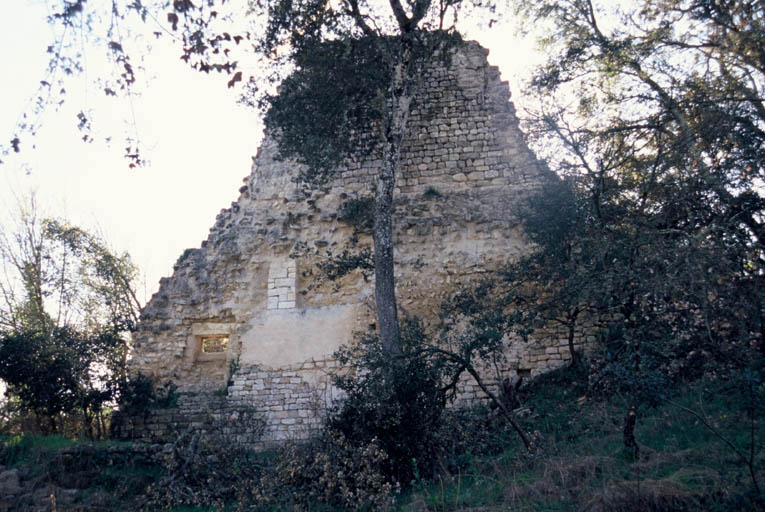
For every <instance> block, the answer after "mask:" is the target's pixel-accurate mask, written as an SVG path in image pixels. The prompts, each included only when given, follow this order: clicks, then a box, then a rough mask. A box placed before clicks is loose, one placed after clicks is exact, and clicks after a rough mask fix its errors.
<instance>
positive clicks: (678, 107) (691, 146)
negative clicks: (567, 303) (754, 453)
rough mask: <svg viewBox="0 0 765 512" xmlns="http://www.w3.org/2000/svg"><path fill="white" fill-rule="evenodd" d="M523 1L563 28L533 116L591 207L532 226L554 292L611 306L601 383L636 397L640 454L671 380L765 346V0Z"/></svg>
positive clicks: (551, 26) (552, 31) (537, 86)
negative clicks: (653, 407)
mask: <svg viewBox="0 0 765 512" xmlns="http://www.w3.org/2000/svg"><path fill="white" fill-rule="evenodd" d="M516 4H517V5H518V6H519V7H520V9H521V10H522V11H523V12H524V13H525V14H527V15H528V16H530V18H531V19H532V20H534V22H535V24H536V25H537V26H543V27H546V28H547V29H548V33H547V34H546V38H545V43H546V44H547V48H548V50H549V52H550V58H549V61H548V62H547V64H546V65H545V66H543V67H542V68H541V69H540V70H539V71H538V72H537V74H536V75H535V76H534V78H533V80H532V81H531V83H530V92H531V93H532V94H535V95H536V96H537V98H538V100H539V102H538V104H539V108H538V109H537V110H536V111H535V112H532V115H531V118H530V119H529V120H528V124H529V126H530V128H531V130H530V133H532V135H533V137H534V139H535V140H536V141H542V140H543V141H545V145H546V147H547V148H548V149H550V150H549V151H545V147H543V146H541V145H540V146H539V149H540V152H541V153H543V154H545V153H546V156H547V157H548V162H549V163H550V165H551V166H552V167H553V169H554V170H556V171H557V172H558V173H559V174H560V175H563V176H565V177H566V180H567V182H568V183H570V184H571V186H572V190H573V191H574V197H575V198H576V202H575V203H574V204H576V211H577V212H578V213H577V215H576V216H575V217H574V218H576V219H578V220H577V222H575V223H572V224H571V225H570V226H565V225H563V224H561V222H562V223H566V222H568V221H567V220H563V221H559V222H558V223H557V225H559V226H561V227H562V228H564V230H565V231H566V232H568V233H570V236H554V237H549V236H547V235H546V234H545V233H546V231H545V230H544V229H541V230H540V225H539V224H536V225H535V223H534V222H529V221H527V222H526V223H525V229H526V232H527V233H528V234H529V235H530V237H531V238H532V239H533V240H534V241H535V242H536V243H537V245H538V250H539V252H538V254H537V256H536V257H537V258H542V259H543V260H544V261H547V262H548V263H550V266H549V267H548V268H547V269H545V274H546V276H548V278H550V279H551V283H554V286H555V292H554V294H561V293H563V294H565V295H566V296H569V297H576V301H574V303H576V304H582V305H586V307H587V308H588V309H589V310H590V311H592V312H594V313H596V314H598V315H600V316H601V318H607V319H608V320H609V321H610V325H611V329H610V332H609V333H608V334H606V335H604V336H603V339H602V341H603V352H602V355H601V356H600V357H601V361H600V363H598V364H596V365H595V366H594V371H595V373H596V374H597V375H594V376H593V383H596V384H598V385H599V386H601V387H604V388H607V389H611V388H613V387H614V386H615V387H617V388H619V389H621V390H623V391H628V393H629V396H631V397H632V400H631V403H630V406H629V410H628V412H627V415H626V417H625V430H624V434H625V443H626V445H627V446H628V448H630V449H631V450H633V451H634V452H635V453H636V452H637V443H636V440H635V438H634V426H635V422H636V420H637V417H638V414H639V408H640V406H641V404H651V403H655V401H656V400H659V399H661V397H662V390H663V389H664V388H665V385H666V382H667V381H668V380H671V379H676V378H689V377H693V375H694V374H696V375H698V374H699V373H703V372H704V371H705V369H707V368H709V367H710V366H715V367H716V368H717V369H718V370H720V369H722V368H735V369H738V370H737V371H740V369H742V368H744V367H746V366H747V365H748V364H750V363H752V361H753V360H759V359H760V358H761V357H762V354H763V351H764V350H765V340H764V338H765V324H764V323H763V311H764V309H763V306H764V305H765V304H764V303H763V298H764V295H763V290H765V288H764V287H763V285H764V284H765V283H763V275H764V274H763V270H764V269H763V264H765V259H763V256H764V254H763V249H764V246H763V243H764V242H765V238H764V235H765V232H764V231H763V220H764V219H765V217H764V216H763V207H765V198H764V197H763V194H762V182H763V178H764V177H765V175H764V174H765V167H764V165H765V164H764V163H763V162H765V158H763V156H764V155H763V148H765V145H764V144H763V143H765V109H764V108H763V86H764V84H765V66H764V65H763V64H765V60H763V56H765V53H764V52H763V48H764V47H765V30H763V23H764V22H765V21H764V20H763V16H762V13H763V12H765V11H764V9H763V7H765V6H764V5H763V2H762V1H756V0H751V1H749V0H741V1H732V2H717V1H706V0H672V1H654V0H645V1H641V2H637V3H630V4H627V3H611V2H608V3H607V2H595V1H591V0H564V1H555V2H552V1H542V2H535V3H533V4H532V3H530V2H523V1H519V2H516ZM551 140H554V141H557V143H556V144H550V141H551ZM548 192H549V193H550V194H552V193H554V191H553V190H549V191H548ZM535 215H537V217H538V213H537V214H535ZM528 218H529V219H533V218H534V215H531V216H529V217H528ZM561 255H564V256H565V255H568V256H565V257H563V258H560V256H561ZM721 363H722V364H721Z"/></svg>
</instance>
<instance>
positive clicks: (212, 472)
mask: <svg viewBox="0 0 765 512" xmlns="http://www.w3.org/2000/svg"><path fill="white" fill-rule="evenodd" d="M586 391H587V389H586V385H585V384H584V381H583V375H582V373H581V372H577V371H572V370H562V371H557V372H554V373H551V374H549V375H546V376H544V377H542V378H540V379H536V380H535V381H534V382H531V383H530V384H528V385H527V386H525V388H524V390H523V392H522V407H521V408H519V409H518V410H517V414H518V415H519V417H520V418H521V419H520V421H521V422H522V423H523V425H524V426H525V427H526V428H528V429H529V431H530V432H533V437H534V441H535V444H536V449H535V451H534V452H533V453H531V454H527V453H524V451H523V448H522V444H521V443H519V442H518V441H517V438H516V437H515V436H514V435H513V433H512V432H510V431H509V430H508V428H507V425H506V423H504V422H502V421H501V420H499V419H498V418H497V416H496V414H493V413H492V411H491V410H489V409H483V408H478V409H475V410H471V411H462V412H456V411H455V412H454V413H453V414H454V416H455V417H452V416H451V414H450V415H448V416H449V419H447V420H445V422H444V423H445V424H449V426H450V428H453V427H454V426H455V425H460V426H461V428H458V429H457V430H452V431H451V432H450V433H449V438H450V440H451V441H452V443H451V445H450V447H449V449H445V450H444V451H443V452H442V456H441V457H440V458H439V466H440V469H439V470H438V472H437V474H435V475H434V476H432V477H430V478H420V477H419V476H415V478H414V479H413V480H412V482H410V483H409V484H407V485H405V486H402V487H401V488H400V489H398V490H396V491H394V492H391V493H390V494H386V490H385V489H383V488H382V487H375V482H374V473H375V471H374V468H371V467H368V466H366V467H365V466H364V463H366V464H373V463H374V461H375V458H374V453H366V454H363V455H364V457H365V458H366V461H361V460H354V461H344V462H341V463H340V464H348V466H347V467H348V468H350V467H351V466H353V465H359V466H355V469H357V470H359V471H360V472H362V473H364V472H366V474H359V475H354V476H352V477H353V478H355V479H356V483H357V484H359V488H357V489H350V488H348V489H347V491H348V492H354V493H367V494H366V496H367V499H368V501H370V502H368V503H367V506H368V508H369V509H381V510H382V509H385V510H410V511H413V510H422V511H424V510H434V511H435V510H438V511H446V510H482V511H490V510H508V509H509V510H592V511H620V510H624V511H633V510H652V511H680V510H682V511H694V510H699V511H701V510H710V511H727V510H730V511H734V510H762V501H761V498H760V497H758V494H757V492H756V488H755V480H754V478H756V479H757V484H758V485H761V484H760V482H761V481H762V478H763V477H765V469H764V468H763V463H764V462H765V457H764V456H763V455H764V454H763V452H762V445H763V435H765V428H763V418H762V416H761V412H762V408H761V404H760V405H758V406H757V407H759V414H758V412H757V411H758V410H757V408H755V407H754V406H755V403H753V401H752V400H760V401H761V400H762V395H763V393H762V389H761V388H760V389H759V390H757V391H756V393H754V394H752V395H747V393H746V390H745V389H744V390H742V389H741V387H740V383H736V382H732V381H730V380H727V379H714V378H712V379H704V380H700V381H697V382H695V383H693V384H682V385H678V386H677V387H675V388H674V389H671V390H668V397H669V398H668V399H667V400H666V401H665V402H663V403H661V404H659V405H657V406H656V407H654V408H651V409H648V410H646V411H645V413H644V414H643V417H641V421H640V423H639V425H638V427H637V428H636V431H635V436H636V439H637V442H638V443H639V445H640V447H641V450H640V456H639V458H637V459H634V458H632V456H631V452H630V450H628V449H627V448H626V447H625V446H624V443H623V439H622V437H623V432H622V430H623V411H624V408H625V404H626V403H627V398H626V397H624V396H621V395H613V396H609V397H588V396H587V395H586ZM753 413H754V414H753ZM457 417H458V418H457ZM457 419H459V421H457ZM192 443H193V437H192V436H188V437H186V438H185V439H184V440H181V441H180V442H179V443H178V444H177V445H175V446H155V447H146V446H140V445H132V444H119V443H109V442H100V443H95V442H77V441H73V440H66V439H63V438H61V437H55V436H53V437H50V436H49V437H35V436H16V437H13V438H7V437H6V438H4V439H3V441H2V451H1V452H0V464H2V465H3V466H4V467H5V471H4V472H3V473H2V474H7V473H8V471H9V470H10V471H16V470H18V475H19V477H20V478H19V480H20V486H21V488H22V490H21V491H19V492H17V493H14V494H13V495H9V494H7V493H5V494H4V497H3V498H2V499H0V509H3V508H4V509H6V510H52V509H53V508H51V507H52V506H53V505H52V503H55V504H56V505H55V507H57V508H56V509H57V510H139V509H146V510H178V511H180V510H200V511H202V510H210V511H214V510H221V509H224V510H322V511H324V510H343V509H347V510H353V509H356V508H357V507H356V506H349V507H344V506H343V505H342V503H341V502H342V497H341V496H342V493H341V495H340V496H335V498H334V499H331V500H329V501H327V500H326V495H321V494H316V491H317V490H319V489H323V490H326V489H328V488H330V487H332V486H337V488H341V487H342V483H341V482H340V480H343V478H346V479H347V478H348V477H349V476H350V475H349V476H346V477H343V476H340V475H338V474H335V475H330V474H325V475H324V476H323V478H324V481H321V482H310V481H306V480H300V479H296V478H295V473H296V472H297V467H298V465H299V464H302V463H305V462H306V461H309V460H310V458H302V459H301V458H300V455H301V454H303V455H304V454H305V452H304V451H303V450H304V449H305V446H297V447H285V448H283V449H282V450H279V451H277V452H269V453H262V454H252V453H246V452H243V451H242V452H238V453H237V454H235V455H234V458H233V459H232V458H228V456H231V455H232V453H230V452H229V451H227V450H229V449H228V448H226V447H224V446H212V445H210V446H206V447H201V446H197V447H196V448H195V447H193V446H191V445H192ZM216 454H217V455H218V456H219V458H218V459H217V460H212V459H211V457H214V456H215V455H216ZM221 454H223V455H226V456H227V458H225V459H224V458H223V457H220V456H221ZM346 455H349V453H346ZM355 455H361V454H355ZM327 463H330V464H337V463H338V462H327ZM411 463H412V465H413V466H414V467H416V464H417V462H416V460H414V459H413V460H412V462H411ZM750 463H751V470H752V471H750V467H749V466H750ZM184 464H185V465H187V466H186V467H183V466H184ZM237 466H238V469H237ZM335 469H338V468H335ZM415 475H416V471H415ZM753 476H754V478H753ZM332 478H334V479H335V480H334V481H333V480H332ZM277 480H281V481H280V482H278V485H277V482H276V481H277ZM3 485H8V478H7V477H5V478H2V477H0V486H3ZM171 490H175V491H176V492H178V495H176V496H174V497H172V496H170V495H169V494H170V491H171ZM266 492H268V493H271V494H270V495H269V496H263V493H266ZM375 492H378V493H379V492H382V493H383V494H385V500H387V503H385V504H381V503H379V502H378V504H379V505H373V504H372V503H371V501H374V497H372V494H374V493H375ZM51 496H55V498H51ZM182 501H186V502H188V504H187V505H184V506H179V505H171V506H170V508H166V507H165V506H164V505H166V504H168V503H171V502H182ZM194 502H196V503H197V504H196V505H193V506H192V505H191V503H194ZM173 507H174V508H173Z"/></svg>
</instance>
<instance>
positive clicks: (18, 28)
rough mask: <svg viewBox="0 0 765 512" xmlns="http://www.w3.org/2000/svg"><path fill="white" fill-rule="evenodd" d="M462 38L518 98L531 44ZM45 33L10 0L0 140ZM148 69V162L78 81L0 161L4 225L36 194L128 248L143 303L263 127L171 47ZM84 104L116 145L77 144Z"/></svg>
mask: <svg viewBox="0 0 765 512" xmlns="http://www.w3.org/2000/svg"><path fill="white" fill-rule="evenodd" d="M467 37H468V38H470V39H475V40H477V41H478V42H479V43H481V44H482V45H483V46H485V47H487V48H489V49H490V52H491V53H490V55H489V60H490V62H491V63H492V64H495V65H498V66H500V70H501V72H502V77H503V79H504V80H508V81H509V82H510V87H511V91H512V92H513V97H514V99H516V100H517V99H518V97H519V94H518V92H519V86H520V80H521V79H522V78H523V77H525V76H526V75H527V73H528V70H529V68H530V66H531V65H533V64H534V63H535V61H537V62H538V60H539V57H538V55H537V54H536V53H535V52H534V49H533V42H532V41H531V40H529V39H527V40H519V39H517V38H516V37H515V36H514V31H513V29H512V28H511V27H510V25H509V23H507V22H505V23H498V24H496V25H495V26H494V27H493V28H492V29H491V30H489V29H487V28H486V27H483V28H481V29H477V30H475V33H468V34H467ZM50 40H51V37H50V28H49V26H48V25H47V23H46V22H45V2H43V1H33V0H14V2H13V7H9V8H7V9H6V10H5V11H4V16H2V17H1V18H0V139H2V141H3V142H7V141H8V140H10V138H11V136H12V133H13V129H14V126H15V124H16V123H17V121H18V120H19V118H20V116H21V114H22V113H23V112H24V109H25V105H26V104H27V102H28V100H29V98H30V96H31V95H32V94H33V93H34V91H35V89H36V84H37V83H38V82H39V81H40V80H41V79H42V78H43V77H44V72H45V68H46V65H47V59H46V54H45V48H46V46H47V45H48V44H49V43H50ZM146 66H147V69H148V71H149V73H150V74H155V75H156V77H155V78H154V79H152V80H151V81H150V83H149V86H148V88H146V89H145V90H144V91H143V92H142V94H141V97H140V98H137V99H136V100H135V101H134V102H133V110H134V112H135V118H136V125H137V129H138V134H139V136H140V137H141V139H142V142H143V143H144V146H146V147H148V149H149V150H150V152H149V153H148V154H147V155H146V156H147V157H148V158H149V159H150V161H151V163H150V165H149V166H146V167H142V168H137V169H132V170H130V169H128V168H127V164H126V161H125V160H124V159H123V158H122V153H123V146H124V144H123V139H122V134H123V132H124V127H123V121H122V119H123V118H124V117H125V116H124V114H125V113H126V112H128V111H127V110H126V109H127V106H126V103H125V102H119V101H111V102H109V101H105V100H104V99H103V98H102V96H103V95H102V94H101V93H99V92H98V91H97V90H95V88H93V87H85V84H86V83H87V77H79V78H77V79H76V80H74V81H73V82H72V83H71V84H70V85H69V87H68V91H69V93H68V97H67V103H65V105H64V107H63V108H62V109H61V110H60V111H59V112H55V113H49V114H48V115H47V116H46V117H45V119H44V124H43V127H42V129H41V130H40V133H39V134H38V136H37V137H36V138H35V140H34V141H30V140H29V139H28V138H27V139H26V140H24V141H23V142H25V145H24V146H23V151H22V153H21V154H20V155H19V157H17V158H13V159H10V160H9V161H8V162H7V163H6V164H3V165H0V221H1V222H7V221H8V217H7V215H8V212H9V211H12V209H13V203H14V202H15V199H14V197H15V196H24V195H25V194H28V193H29V191H32V190H34V191H35V192H36V195H37V199H38V203H39V204H40V205H41V206H42V209H43V210H44V211H45V212H47V213H48V214H50V215H54V216H63V217H66V218H68V219H69V220H71V221H72V222H74V223H75V224H78V225H80V226H83V227H86V228H89V229H92V230H98V231H100V232H101V233H102V234H103V235H104V237H105V238H106V239H107V241H108V242H109V243H110V245H111V246H112V247H113V248H114V249H116V250H118V251H123V250H127V251H128V252H130V254H131V256H132V257H133V260H134V261H135V262H136V263H137V264H138V265H139V267H140V268H141V270H142V272H143V274H144V275H145V283H142V285H141V294H142V295H143V296H144V297H145V300H148V298H149V297H150V296H151V294H152V293H153V292H155V291H156V289H157V286H158V281H159V278H160V277H162V276H169V275H170V274H171V273H172V266H173V263H174V262H175V261H176V260H177V258H178V256H179V255H180V254H181V253H182V252H183V250H184V249H185V248H187V247H198V246H199V245H200V243H201V241H202V240H204V239H205V238H207V233H208V230H209V228H210V227H211V226H212V225H213V223H214V220H215V216H216V215H217V214H218V212H219V211H220V210H221V209H222V208H226V207H228V206H229V205H230V203H231V202H232V201H234V200H236V199H237V197H238V189H239V187H240V186H241V184H242V179H243V178H244V177H245V176H247V175H248V174H249V173H250V166H251V156H253V155H254V154H255V153H256V151H257V147H258V143H259V140H260V132H261V130H260V123H259V119H258V115H257V113H256V112H255V111H253V110H247V109H246V108H244V107H242V106H239V105H237V104H236V95H235V94H234V93H231V92H230V91H228V90H227V89H226V86H225V79H224V78H222V77H221V76H213V75H211V76H205V75H201V74H199V73H196V72H194V71H191V70H189V69H188V68H187V67H186V66H185V64H184V63H182V62H181V61H180V60H179V59H178V49H177V48H172V47H170V46H169V45H166V44H163V41H160V43H159V44H156V45H155V46H154V49H153V51H152V52H151V55H149V56H148V57H147V60H146ZM94 72H95V70H91V71H90V73H91V75H92V74H93V73H94ZM516 107H522V105H518V104H516ZM86 108H94V109H96V110H97V114H98V115H99V116H100V118H99V119H98V120H97V121H98V122H99V123H100V124H97V125H96V126H101V127H103V128H104V130H105V131H107V132H111V133H112V134H113V135H114V136H115V141H114V142H113V143H112V145H111V147H107V146H106V145H105V144H104V143H102V142H98V141H97V142H95V143H92V144H84V143H82V142H81V141H80V137H81V133H80V132H79V131H78V130H77V129H76V119H75V114H76V113H77V112H78V111H79V110H81V109H86ZM31 143H34V144H35V146H36V148H35V149H31V148H30V144H31Z"/></svg>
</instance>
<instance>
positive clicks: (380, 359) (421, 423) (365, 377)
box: [328, 321, 455, 484]
mask: <svg viewBox="0 0 765 512" xmlns="http://www.w3.org/2000/svg"><path fill="white" fill-rule="evenodd" d="M402 334H403V336H402V341H403V352H402V355H401V356H400V357H397V358H395V359H391V358H390V357H389V356H388V354H386V353H385V352H384V351H383V350H382V348H381V346H380V344H379V342H378V341H377V340H376V338H375V337H374V336H370V335H367V336H363V337H362V338H361V339H360V340H359V342H358V344H357V345H355V346H354V347H346V348H344V349H342V350H341V351H340V352H338V353H337V354H336V356H337V359H338V361H339V362H341V363H342V364H344V365H348V367H349V368H350V369H351V373H349V374H348V375H345V376H340V377H338V378H337V380H336V385H337V386H338V387H339V388H340V389H341V390H342V391H344V392H345V394H346V395H347V396H346V398H345V399H344V400H343V402H342V404H341V405H340V406H339V407H338V408H337V409H336V410H334V411H333V412H331V413H330V419H329V423H328V428H329V429H330V430H334V431H337V432H340V433H342V435H343V436H344V438H345V439H347V440H348V442H350V443H352V444H353V445H355V446H365V445H368V444H369V443H371V442H373V441H375V442H377V443H379V445H380V448H381V449H382V450H383V452H384V453H385V454H386V455H387V457H388V461H387V462H386V464H385V465H384V466H383V471H384V474H385V475H387V476H388V478H391V479H392V480H393V481H394V482H399V483H404V484H406V483H408V482H410V481H411V479H412V478H413V477H414V470H415V466H414V465H413V462H412V461H413V459H416V461H417V468H418V469H419V470H420V471H421V472H423V474H431V473H432V471H433V470H434V469H435V464H436V461H437V459H438V456H439V450H440V446H439V436H438V430H439V422H440V419H441V415H442V413H443V411H444V407H445V406H446V403H447V394H446V393H447V388H446V387H445V385H444V382H449V381H450V380H451V377H452V375H451V371H454V369H455V365H454V364H452V363H450V362H449V361H447V360H445V359H443V358H441V357H439V356H437V355H431V354H427V353H424V352H423V351H422V350H421V349H422V347H423V344H424V342H425V333H424V331H423V328H422V325H421V324H420V323H419V322H417V321H410V322H409V323H408V324H407V326H406V328H405V329H403V330H402Z"/></svg>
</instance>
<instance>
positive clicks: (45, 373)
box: [0, 328, 124, 434]
mask: <svg viewBox="0 0 765 512" xmlns="http://www.w3.org/2000/svg"><path fill="white" fill-rule="evenodd" d="M122 350H124V341H123V339H122V338H121V337H120V335H119V333H115V332H101V333H97V334H84V333H81V332H77V331H74V330H73V329H71V328H60V329H59V328H56V329H54V330H53V331H52V332H50V333H41V332H36V331H25V332H18V333H13V334H9V335H6V336H3V337H2V338H0V379H2V380H3V381H5V382H6V383H7V384H8V386H9V388H10V392H11V393H12V394H13V395H14V396H16V397H18V398H19V399H20V400H21V403H22V405H23V406H24V407H25V408H26V409H27V410H31V411H34V412H35V413H36V415H37V417H38V421H39V422H40V425H39V426H40V428H41V429H42V431H43V432H56V431H57V430H58V427H57V424H56V417H57V416H58V415H60V414H62V413H65V412H66V413H71V412H75V411H81V412H82V414H83V415H84V418H85V420H86V422H88V423H89V424H90V423H92V422H93V421H94V420H96V419H97V416H98V415H99V414H100V413H101V411H102V410H103V408H104V406H105V405H106V404H107V403H108V402H109V401H110V400H111V398H112V395H111V393H110V391H109V389H108V388H107V387H106V386H105V385H104V383H103V382H102V381H101V380H102V379H101V378H100V376H99V374H98V368H99V367H100V368H103V369H104V370H106V369H116V368H119V366H120V364H121V361H122V353H121V351H122ZM102 371H103V370H102ZM102 376H103V374H102ZM86 432H88V433H89V434H92V431H91V430H90V429H87V431H86Z"/></svg>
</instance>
